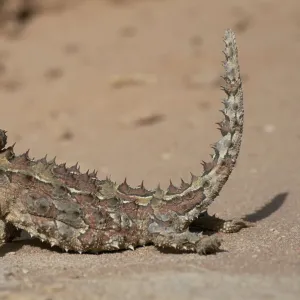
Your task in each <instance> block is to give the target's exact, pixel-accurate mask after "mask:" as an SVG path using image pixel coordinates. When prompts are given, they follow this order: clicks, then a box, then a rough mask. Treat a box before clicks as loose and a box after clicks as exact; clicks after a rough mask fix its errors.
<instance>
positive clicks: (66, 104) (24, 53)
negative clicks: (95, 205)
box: [0, 0, 300, 300]
mask: <svg viewBox="0 0 300 300" xmlns="http://www.w3.org/2000/svg"><path fill="white" fill-rule="evenodd" d="M47 2H49V3H50V2H51V1H47ZM53 2H59V1H53ZM61 2H63V1H61ZM69 2H70V1H69ZM50 4H52V3H50ZM50 6H51V5H50ZM20 16H21V17H20ZM19 17H20V18H19V22H18V24H17V25H18V26H17V30H16V28H15V27H14V26H15V24H13V25H12V26H11V24H10V25H9V26H4V25H3V27H2V28H4V27H7V28H5V30H3V32H2V33H1V37H0V104H1V110H0V118H1V128H3V129H6V130H8V135H9V142H10V143H13V142H17V145H16V148H15V150H16V152H18V153H21V152H24V151H25V150H27V149H28V148H30V149H31V156H33V157H42V156H44V155H45V154H46V153H47V154H48V157H54V156H57V161H58V162H64V161H67V162H68V164H70V165H71V164H74V163H75V162H77V161H79V162H80V164H81V169H82V170H86V169H94V168H96V169H97V170H98V171H99V177H104V176H106V175H111V176H112V179H113V180H116V181H120V180H123V179H124V177H125V176H126V177H127V180H128V182H129V183H131V184H132V185H137V184H139V183H140V182H141V179H144V180H145V184H146V187H149V188H150V187H154V186H156V184H157V183H158V182H161V183H162V186H163V187H166V186H167V184H168V181H169V178H172V180H173V182H174V183H179V180H180V177H183V178H185V179H188V178H189V172H190V171H191V172H193V173H200V170H201V167H200V161H201V160H202V159H204V160H206V159H208V155H209V153H210V152H211V150H210V149H209V144H211V143H213V142H214V141H216V140H217V139H218V138H219V133H218V131H217V130H216V126H215V122H217V121H219V120H220V118H221V115H220V113H219V112H218V110H219V109H220V108H221V102H220V100H221V98H222V97H223V94H222V91H220V89H219V83H220V80H219V76H220V75H221V73H222V67H221V64H220V61H221V60H222V59H223V57H222V53H221V50H222V49H223V43H222V36H223V34H224V30H225V29H226V28H228V27H231V28H233V29H234V30H235V31H236V34H237V41H238V46H239V51H240V64H241V71H242V74H243V78H244V94H245V132H244V141H243V145H242V149H241V155H240V157H239V160H238V164H237V167H236V169H235V171H234V172H233V174H232V176H231V178H230V180H229V181H228V184H227V185H226V186H225V188H224V189H223V191H222V193H221V195H220V197H219V198H218V199H217V201H215V203H213V205H212V206H211V209H210V210H209V212H210V213H218V214H219V215H220V216H222V217H224V218H232V217H242V216H245V215H246V217H247V219H248V220H251V221H253V222H254V223H255V227H253V228H249V229H246V230H243V231H241V232H240V233H237V234H232V235H226V236H224V243H223V249H224V251H223V252H220V253H218V254H216V255H210V256H198V255H196V254H174V253H162V252H160V251H158V250H157V249H155V248H154V247H152V246H150V247H145V248H139V249H137V250H136V251H125V252H118V253H105V254H101V255H76V254H68V253H62V252H60V251H59V250H56V249H51V248H49V247H48V245H46V244H42V243H40V242H37V241H29V240H25V241H18V242H14V243H10V244H6V245H4V246H3V247H2V248H1V249H0V256H1V257H0V299H99V298H101V299H144V300H147V299H174V300H175V299H190V300H192V299H220V298H221V299H241V298H243V299H283V298H285V299H298V297H299V295H300V284H299V283H300V238H299V237H300V223H299V219H300V202H299V200H300V199H299V197H300V184H299V179H300V175H299V169H300V161H299V150H300V129H299V128H300V118H299V111H300V88H299V84H300V71H299V69H300V2H299V1H297V0H294V1H292V0H286V1H284V3H283V2H282V1H280V0H269V1H268V0H248V1H246V0H236V1H234V0H228V1H216V0H211V1H200V0H164V1H159V0H156V1H154V0H153V1H146V0H145V1H144V0H143V1H142V0H140V1H88V0H87V1H83V2H82V3H81V4H80V5H74V4H73V5H66V6H65V7H61V6H59V7H58V8H57V7H56V9H52V8H51V9H50V8H49V10H48V9H47V8H45V9H42V10H40V11H39V12H38V13H37V15H36V16H31V15H30V14H29V18H27V17H28V12H25V13H24V12H23V13H22V14H20V15H19ZM12 28H13V30H12Z"/></svg>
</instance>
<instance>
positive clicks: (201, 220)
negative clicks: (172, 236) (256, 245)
mask: <svg viewBox="0 0 300 300" xmlns="http://www.w3.org/2000/svg"><path fill="white" fill-rule="evenodd" d="M251 226H253V224H251V223H249V222H247V221H244V220H241V219H233V220H223V219H220V218H218V217H216V216H214V215H213V216H211V215H209V214H208V213H207V212H204V213H202V214H200V215H199V217H198V218H197V219H196V220H194V221H193V222H192V224H191V225H190V229H192V230H193V229H196V230H199V229H200V230H201V231H213V232H223V233H235V232H238V231H240V230H241V229H242V228H247V227H251Z"/></svg>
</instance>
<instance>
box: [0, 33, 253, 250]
mask: <svg viewBox="0 0 300 300" xmlns="http://www.w3.org/2000/svg"><path fill="white" fill-rule="evenodd" d="M224 42H225V50H224V51H223V53H224V55H225V61H224V62H223V66H224V68H225V75H224V76H223V78H224V81H225V86H224V87H223V90H224V91H225V93H226V96H227V97H226V99H224V101H223V104H224V109H223V110H222V112H223V115H224V119H223V120H222V121H221V122H220V123H218V124H219V126H220V128H219V129H220V132H221V135H222V137H221V139H220V140H219V141H218V142H217V143H215V144H214V146H213V147H212V148H213V149H214V154H213V155H212V160H211V162H208V163H206V162H203V163H202V164H203V169H204V170H203V174H202V175H201V176H195V175H192V178H191V182H190V183H185V182H184V181H182V184H181V186H180V187H175V186H174V185H173V184H170V186H169V187H168V189H167V190H166V191H163V190H162V189H161V188H160V187H159V186H158V188H157V189H155V190H152V191H149V190H146V189H145V188H144V186H143V184H142V185H140V186H139V187H137V188H131V187H130V186H129V185H128V184H127V183H126V180H125V182H123V183H121V184H117V183H115V182H113V181H111V180H110V179H108V178H106V179H105V180H99V179H97V174H96V172H95V171H94V172H92V173H88V172H87V173H85V174H82V173H80V171H79V168H78V166H77V165H75V166H73V167H70V168H67V167H66V164H60V165H58V164H56V163H55V160H53V161H50V162H49V161H47V160H46V158H43V159H40V160H34V159H30V158H29V156H28V152H26V153H24V154H22V155H19V156H16V155H15V154H14V150H13V146H11V147H7V148H5V146H6V139H7V137H6V132H5V131H4V130H1V131H0V149H1V152H0V239H2V242H5V241H9V240H12V239H13V238H14V237H15V236H16V233H17V232H19V231H20V230H25V231H27V232H28V233H29V234H30V235H31V236H34V237H37V238H39V239H40V240H42V241H46V242H48V243H50V244H51V245H52V246H54V245H56V246H59V247H60V248H62V249H65V250H66V251H68V250H72V251H76V252H79V253H82V252H101V251H113V250H118V249H132V250H133V249H134V248H135V247H137V246H144V245H146V244H154V245H155V246H157V247H162V248H164V247H166V248H175V249H177V250H180V251H183V250H184V251H192V252H197V253H199V254H208V253H215V252H216V251H218V250H219V248H220V245H221V239H220V238H219V237H218V236H217V235H216V234H205V230H210V232H218V231H222V232H237V231H239V230H240V229H241V228H243V227H247V226H248V225H249V224H247V222H244V221H242V220H227V221H225V220H222V219H219V218H217V217H215V216H210V215H209V214H208V213H207V208H208V206H209V205H210V204H211V203H212V202H213V200H214V199H215V198H216V197H217V196H218V195H219V192H220V190H221V188H222V187H223V186H224V184H225V183H226V181H227V179H228V177H229V175H230V174H231V172H232V169H233V167H234V165H235V163H236V160H237V157H238V154H239V150H240V145H241V139H242V133H243V118H244V109H243V92H242V81H241V78H240V70H239V63H238V50H237V45H236V41H235V35H234V33H233V31H232V30H230V29H229V30H227V31H226V32H225V37H224ZM195 222H196V223H198V226H200V227H201V230H202V232H195V231H193V230H191V225H193V224H195ZM1 228H2V230H1Z"/></svg>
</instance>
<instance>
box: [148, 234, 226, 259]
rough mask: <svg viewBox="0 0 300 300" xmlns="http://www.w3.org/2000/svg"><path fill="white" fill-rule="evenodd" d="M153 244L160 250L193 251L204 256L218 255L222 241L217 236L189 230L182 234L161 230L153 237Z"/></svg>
mask: <svg viewBox="0 0 300 300" xmlns="http://www.w3.org/2000/svg"><path fill="white" fill-rule="evenodd" d="M152 242H153V244H154V245H155V246H157V247H159V248H173V249H176V250H180V251H192V252H197V253H199V254H202V255H206V254H212V253H216V252H217V251H218V250H219V249H220V246H221V239H219V238H218V237H216V236H215V235H213V236H205V235H203V234H202V233H196V232H190V231H188V230H186V231H184V232H180V233H177V232H174V231H168V230H161V231H159V233H157V234H155V235H154V236H153V239H152Z"/></svg>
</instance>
